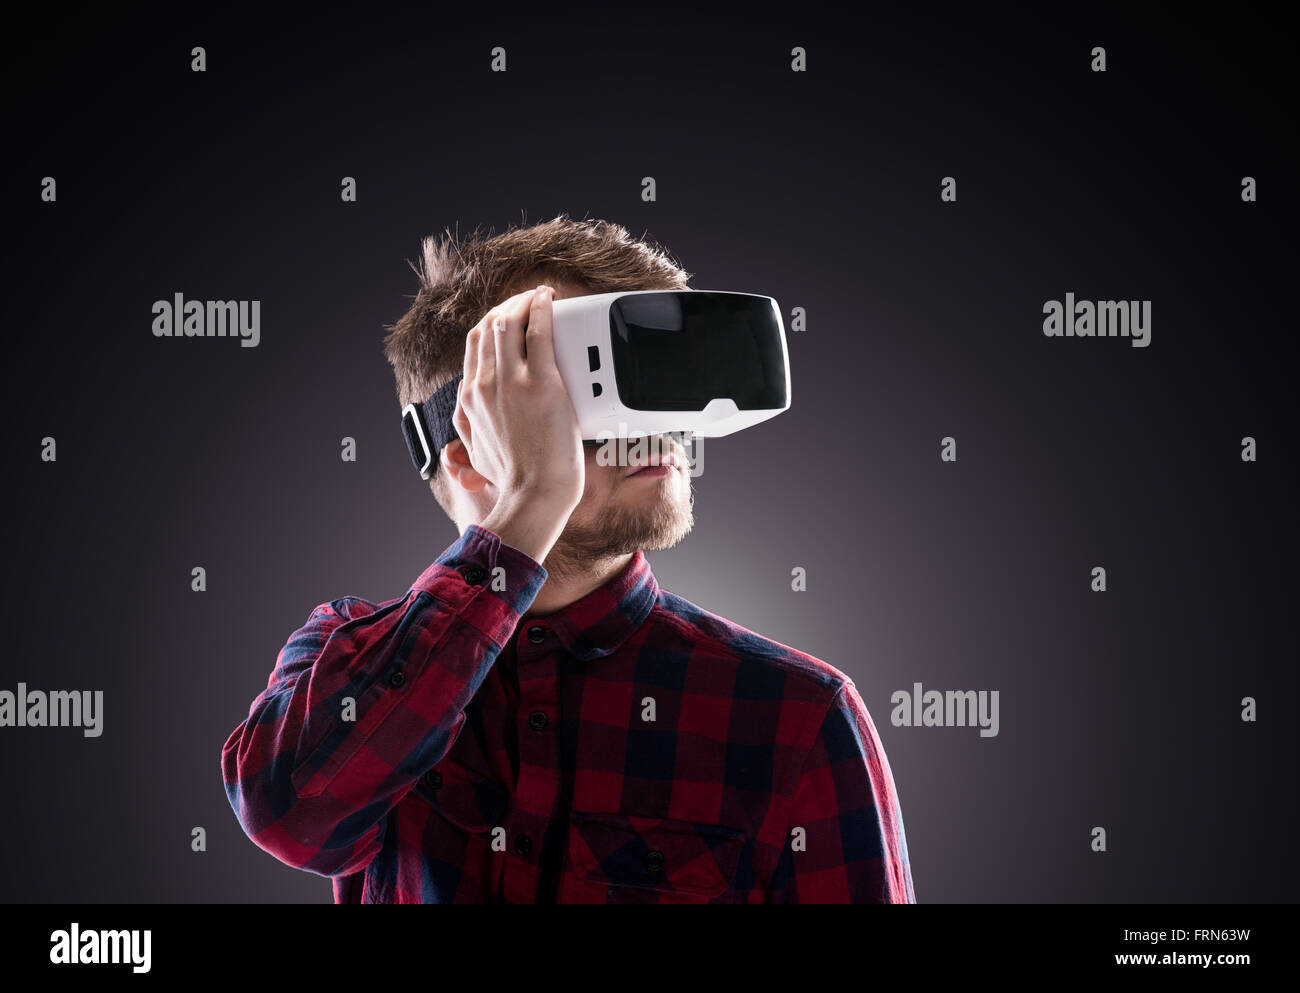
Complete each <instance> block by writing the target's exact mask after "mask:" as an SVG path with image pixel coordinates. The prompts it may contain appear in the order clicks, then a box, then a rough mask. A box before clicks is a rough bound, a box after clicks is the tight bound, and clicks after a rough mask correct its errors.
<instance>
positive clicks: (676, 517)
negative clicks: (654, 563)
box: [556, 500, 695, 560]
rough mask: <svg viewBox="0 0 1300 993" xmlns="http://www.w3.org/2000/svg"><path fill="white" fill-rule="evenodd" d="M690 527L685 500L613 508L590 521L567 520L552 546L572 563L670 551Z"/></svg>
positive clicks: (692, 519)
mask: <svg viewBox="0 0 1300 993" xmlns="http://www.w3.org/2000/svg"><path fill="white" fill-rule="evenodd" d="M694 525H695V517H694V514H693V512H692V509H691V501H689V500H688V501H686V502H681V503H674V502H669V501H666V500H665V501H660V502H659V503H657V504H653V505H651V506H649V507H638V508H635V509H633V508H628V507H621V506H618V505H614V506H612V507H610V508H608V509H607V510H606V511H605V512H603V513H601V514H600V516H599V518H598V519H597V520H596V521H594V522H589V521H583V522H577V521H574V520H573V519H572V518H571V519H570V520H569V523H568V524H567V525H565V528H564V531H563V532H562V533H561V534H560V539H559V541H558V542H557V543H556V547H557V548H558V547H560V546H563V547H564V551H565V553H566V554H565V557H566V558H570V559H575V560H581V559H584V558H586V559H599V558H606V557H609V556H613V555H625V554H627V553H628V552H634V551H636V550H637V549H642V550H644V551H647V552H658V551H663V550H665V549H668V548H672V547H673V546H674V545H676V544H677V543H678V542H680V541H681V540H682V539H683V538H685V537H686V536H687V535H688V534H689V533H690V531H691V528H692V527H694Z"/></svg>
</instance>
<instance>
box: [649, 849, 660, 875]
mask: <svg viewBox="0 0 1300 993" xmlns="http://www.w3.org/2000/svg"><path fill="white" fill-rule="evenodd" d="M663 868H664V853H663V852H661V851H659V849H657V848H655V849H652V850H651V851H648V852H646V853H645V871H646V872H648V873H650V874H651V875H652V876H653V875H655V874H657V873H660V872H663Z"/></svg>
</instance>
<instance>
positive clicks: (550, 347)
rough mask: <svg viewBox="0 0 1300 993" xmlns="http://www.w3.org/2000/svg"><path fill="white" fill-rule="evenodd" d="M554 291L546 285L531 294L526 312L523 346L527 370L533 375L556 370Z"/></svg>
mask: <svg viewBox="0 0 1300 993" xmlns="http://www.w3.org/2000/svg"><path fill="white" fill-rule="evenodd" d="M554 299H555V291H554V290H553V289H551V287H549V286H548V287H546V288H545V289H543V290H539V291H538V292H536V293H535V294H533V299H532V307H531V309H530V310H529V313H528V332H527V334H526V335H525V336H524V348H525V350H526V352H527V356H528V370H529V372H531V373H533V374H534V375H538V376H541V375H545V374H547V373H548V372H558V370H557V369H556V366H555V339H554V324H553V315H554V310H553V308H552V302H553V301H554Z"/></svg>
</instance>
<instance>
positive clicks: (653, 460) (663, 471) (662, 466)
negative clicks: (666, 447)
mask: <svg viewBox="0 0 1300 993" xmlns="http://www.w3.org/2000/svg"><path fill="white" fill-rule="evenodd" d="M680 464H681V463H680V461H679V460H678V458H677V456H676V455H673V454H672V453H671V452H665V453H663V454H661V455H651V456H650V457H649V458H648V459H647V460H646V464H645V465H638V466H631V467H630V468H629V469H628V471H627V473H625V474H624V476H623V478H624V479H631V478H632V477H633V476H639V477H642V478H645V479H653V478H656V477H659V476H667V475H669V474H670V473H673V472H676V471H677V469H678V467H679V466H680Z"/></svg>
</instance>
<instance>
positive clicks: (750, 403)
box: [402, 290, 790, 479]
mask: <svg viewBox="0 0 1300 993" xmlns="http://www.w3.org/2000/svg"><path fill="white" fill-rule="evenodd" d="M552 313H553V315H554V324H553V329H554V330H553V339H554V342H555V364H556V366H557V367H558V368H559V371H560V378H561V379H562V380H563V381H564V386H565V389H567V390H568V393H569V398H570V400H572V402H573V409H574V411H575V412H576V413H577V415H578V427H579V428H580V429H581V432H582V438H583V440H584V441H605V440H607V439H610V438H637V437H642V436H645V435H653V434H667V433H670V432H680V433H682V434H691V435H694V436H697V437H701V438H720V437H722V436H723V435H728V434H731V433H733V432H735V431H739V430H741V429H742V428H747V427H752V426H753V425H755V424H758V423H760V422H761V421H765V420H767V419H768V418H769V417H775V416H776V415H777V414H779V413H781V412H782V411H784V410H788V409H789V407H790V359H789V354H788V353H787V351H786V344H785V326H784V324H783V323H782V321H781V311H780V308H779V307H778V306H777V302H776V301H775V300H774V299H772V298H771V297H767V296H760V295H758V294H755V293H729V292H724V291H720V290H632V291H629V292H626V293H597V294H594V295H591V296H580V297H569V298H567V299H564V300H556V301H554V303H553V304H552ZM461 378H462V377H461V376H456V377H455V378H454V379H452V380H450V381H449V382H447V383H445V384H443V386H441V387H440V388H439V389H438V390H437V391H436V392H435V393H434V394H433V396H431V397H430V398H429V399H428V400H426V401H425V402H424V403H422V404H419V405H416V404H414V403H412V404H408V405H407V406H406V409H405V410H403V411H402V427H403V434H404V436H405V438H406V446H407V448H408V449H409V450H410V453H411V461H412V462H413V463H414V465H415V467H416V469H417V470H418V471H419V473H420V475H421V476H422V477H424V478H425V479H428V478H429V477H430V476H431V475H432V474H433V472H434V471H435V470H436V469H437V466H438V455H439V453H440V452H441V451H442V448H443V446H444V445H446V444H447V443H448V442H449V441H451V440H452V439H453V438H456V437H457V434H456V429H455V428H454V427H453V426H452V415H453V414H454V412H455V410H456V395H457V388H458V386H459V384H460V381H461Z"/></svg>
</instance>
